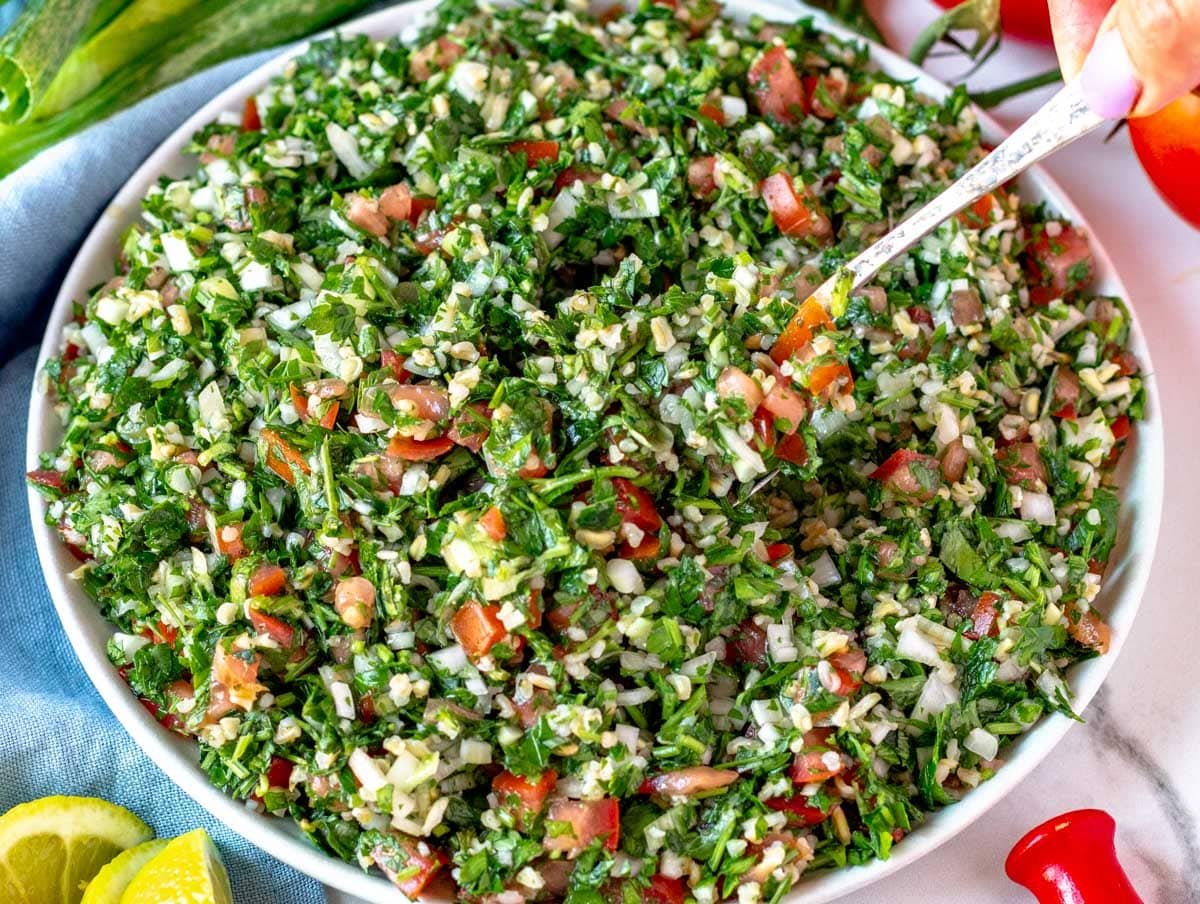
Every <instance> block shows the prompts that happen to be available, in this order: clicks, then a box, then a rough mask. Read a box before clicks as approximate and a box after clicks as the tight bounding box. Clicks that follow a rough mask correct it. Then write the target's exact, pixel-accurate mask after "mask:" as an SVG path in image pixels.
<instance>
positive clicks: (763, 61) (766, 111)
mask: <svg viewBox="0 0 1200 904" xmlns="http://www.w3.org/2000/svg"><path fill="white" fill-rule="evenodd" d="M747 80H748V81H749V83H750V90H751V91H752V92H753V94H754V99H755V101H756V102H757V104H758V109H759V112H760V113H762V115H763V116H767V117H770V118H772V119H775V120H776V121H777V122H781V123H784V124H785V125H793V124H795V123H797V122H799V121H800V120H801V119H802V118H803V117H804V116H805V115H806V114H807V113H808V105H807V103H806V102H805V97H804V85H803V84H802V83H801V82H800V76H798V75H797V74H796V68H795V67H794V66H793V65H792V61H791V60H790V59H788V55H787V50H786V49H785V48H783V47H778V46H775V47H771V48H770V49H768V50H767V51H766V52H765V53H764V54H763V55H762V56H761V57H759V58H758V60H756V61H755V63H754V65H753V66H751V67H750V72H749V75H748V77H747Z"/></svg>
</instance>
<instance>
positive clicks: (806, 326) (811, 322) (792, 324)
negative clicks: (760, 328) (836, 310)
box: [771, 298, 833, 364]
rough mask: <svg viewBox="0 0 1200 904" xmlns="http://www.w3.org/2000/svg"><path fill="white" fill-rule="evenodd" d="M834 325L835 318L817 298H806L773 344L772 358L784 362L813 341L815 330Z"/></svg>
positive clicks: (776, 361)
mask: <svg viewBox="0 0 1200 904" xmlns="http://www.w3.org/2000/svg"><path fill="white" fill-rule="evenodd" d="M832 326H833V320H831V319H830V317H829V314H828V313H826V311H825V308H824V306H823V305H822V304H821V302H819V301H817V300H816V299H815V298H806V299H805V300H804V302H803V303H802V304H801V305H800V307H799V308H797V309H796V313H795V314H793V315H792V319H791V320H789V321H788V325H787V326H786V327H784V330H783V332H782V333H780V334H779V338H778V339H776V340H775V344H774V345H772V346H771V360H772V361H774V362H775V363H776V364H782V363H783V362H784V361H786V360H788V359H789V358H791V357H792V355H794V354H796V352H798V351H800V349H802V348H805V347H806V346H807V345H808V343H810V342H811V341H812V337H813V333H814V332H816V331H817V330H818V329H830V328H831V327H832Z"/></svg>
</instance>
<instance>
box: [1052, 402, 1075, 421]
mask: <svg viewBox="0 0 1200 904" xmlns="http://www.w3.org/2000/svg"><path fill="white" fill-rule="evenodd" d="M1050 417H1054V418H1058V419H1059V420H1060V421H1073V420H1075V419H1076V418H1078V417H1079V413H1078V412H1077V411H1076V410H1075V406H1074V405H1063V406H1062V408H1059V409H1058V411H1051V412H1050Z"/></svg>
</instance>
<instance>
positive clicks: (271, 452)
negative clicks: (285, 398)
mask: <svg viewBox="0 0 1200 904" xmlns="http://www.w3.org/2000/svg"><path fill="white" fill-rule="evenodd" d="M260 435H261V436H262V438H263V441H264V442H265V443H266V446H267V460H266V465H267V467H268V468H270V469H271V470H272V471H274V472H275V473H276V474H278V475H279V477H280V479H282V480H283V481H284V482H286V483H289V484H292V485H295V483H296V475H295V471H299V472H300V473H301V474H309V473H311V469H310V468H309V466H308V462H306V461H305V460H304V456H303V455H301V454H300V452H299V450H298V449H296V447H295V446H293V445H292V444H291V443H289V442H288V441H287V440H286V439H284V438H283V437H282V436H280V435H279V434H278V433H276V432H275V431H274V430H272V429H271V428H270V427H264V428H263V429H262V433H261V434H260Z"/></svg>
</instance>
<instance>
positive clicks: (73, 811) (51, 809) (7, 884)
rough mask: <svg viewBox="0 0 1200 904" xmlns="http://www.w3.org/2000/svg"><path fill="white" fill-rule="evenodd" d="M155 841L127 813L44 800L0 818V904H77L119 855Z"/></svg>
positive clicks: (103, 805) (93, 801) (89, 803)
mask: <svg viewBox="0 0 1200 904" xmlns="http://www.w3.org/2000/svg"><path fill="white" fill-rule="evenodd" d="M153 837H154V833H153V832H151V831H150V827H149V826H147V825H146V824H145V823H144V822H142V821H141V820H140V819H138V818H137V817H136V816H134V815H133V814H132V813H130V812H129V811H128V810H126V809H125V808H124V807H118V806H116V805H115V804H110V803H109V802H108V801H106V800H99V799H98V798H94V797H43V798H42V799H41V800H35V801H30V802H29V803H27V804H19V805H18V806H15V807H13V808H12V809H11V810H9V811H8V812H7V813H5V814H4V815H3V816H0V901H3V902H5V904H78V902H79V900H80V898H81V897H82V895H83V889H84V886H86V885H87V883H88V882H89V881H91V879H92V877H93V876H95V875H96V873H98V872H99V871H100V868H101V867H103V866H104V865H105V864H106V863H108V862H109V861H110V860H112V859H113V858H114V857H115V856H117V855H118V854H120V853H121V852H122V851H124V850H126V849H128V848H131V847H134V846H135V845H138V844H141V843H142V842H144V841H148V840H150V839H151V838H153Z"/></svg>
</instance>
